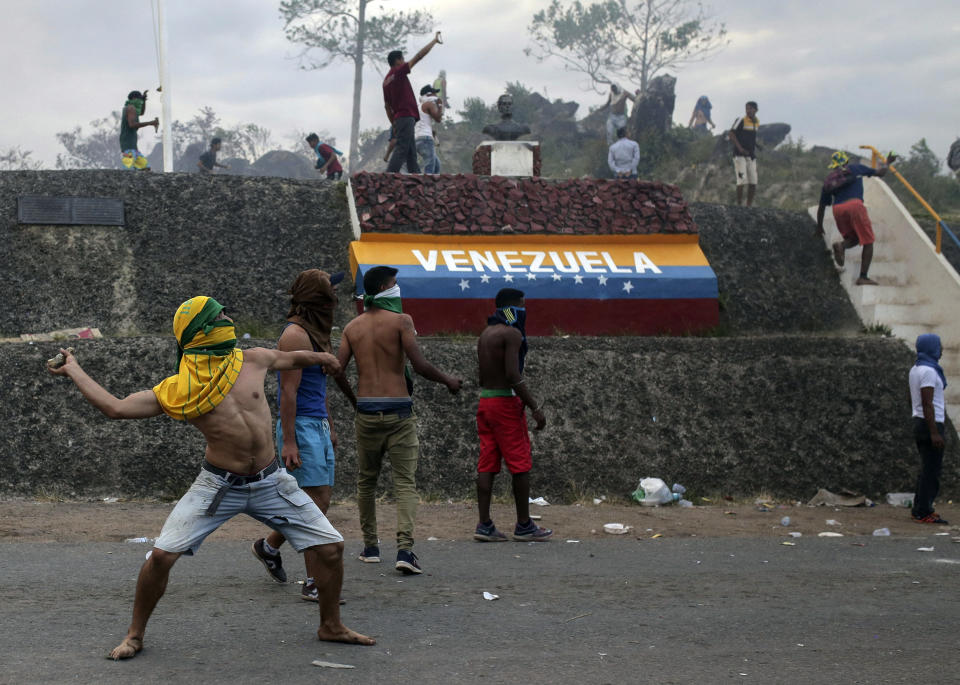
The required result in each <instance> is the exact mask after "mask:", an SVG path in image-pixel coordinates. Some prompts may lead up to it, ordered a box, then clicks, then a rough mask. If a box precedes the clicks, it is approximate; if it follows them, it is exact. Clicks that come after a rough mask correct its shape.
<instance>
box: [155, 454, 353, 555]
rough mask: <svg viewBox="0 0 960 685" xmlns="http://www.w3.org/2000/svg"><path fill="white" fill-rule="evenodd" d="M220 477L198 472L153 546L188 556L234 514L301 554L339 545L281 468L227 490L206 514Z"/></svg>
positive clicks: (220, 483) (334, 533)
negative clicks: (272, 532)
mask: <svg viewBox="0 0 960 685" xmlns="http://www.w3.org/2000/svg"><path fill="white" fill-rule="evenodd" d="M226 482H227V481H226V479H225V478H223V477H221V476H218V475H215V474H213V473H210V472H209V471H204V470H201V471H200V475H199V476H197V479H196V480H195V481H193V485H191V486H190V489H189V490H187V494H185V495H184V496H183V497H181V498H180V501H179V502H177V506H176V507H174V508H173V511H171V512H170V516H168V517H167V520H166V522H165V523H164V524H163V530H161V531H160V537H158V538H157V541H156V542H155V543H154V547H156V548H157V549H162V550H164V551H165V552H177V553H181V554H186V555H192V554H194V553H196V551H197V550H198V549H199V548H200V544H201V543H202V542H203V541H204V540H205V539H206V537H207V536H208V535H210V533H212V532H213V531H215V530H216V529H217V528H219V527H220V526H222V525H223V524H224V523H226V522H227V521H228V520H229V519H232V518H233V517H234V516H236V515H237V514H247V515H248V516H250V517H252V518H255V519H256V520H257V521H260V523H265V524H266V525H268V526H270V527H271V528H273V529H274V530H276V531H278V532H279V533H281V534H282V535H283V536H284V537H285V538H286V539H287V542H289V543H290V545H291V546H292V547H293V548H294V549H295V550H297V551H298V552H302V551H303V550H304V549H306V548H307V547H314V546H317V545H328V544H330V543H336V542H343V537H342V536H341V535H340V533H338V532H337V529H336V528H334V527H333V526H332V525H331V524H330V521H328V520H327V517H326V516H324V515H323V512H322V511H320V508H319V507H318V506H317V505H316V504H315V503H314V501H313V500H312V499H310V495H308V494H307V493H305V492H304V491H303V490H301V489H300V488H299V487H297V481H296V479H294V477H293V476H291V475H290V474H289V473H287V472H286V470H284V469H278V470H276V471H274V472H273V473H272V474H270V475H269V476H267V477H266V478H264V479H263V480H260V481H257V482H255V483H250V484H249V485H241V486H238V487H232V488H230V489H229V490H228V491H227V494H226V495H225V496H224V498H223V500H221V502H220V506H219V507H217V512H216V513H215V514H214V515H213V516H208V515H207V513H206V512H207V507H209V506H210V503H211V502H212V501H213V498H214V497H216V495H217V492H218V491H219V490H220V488H221V487H222V486H223V485H224V484H225V483H226Z"/></svg>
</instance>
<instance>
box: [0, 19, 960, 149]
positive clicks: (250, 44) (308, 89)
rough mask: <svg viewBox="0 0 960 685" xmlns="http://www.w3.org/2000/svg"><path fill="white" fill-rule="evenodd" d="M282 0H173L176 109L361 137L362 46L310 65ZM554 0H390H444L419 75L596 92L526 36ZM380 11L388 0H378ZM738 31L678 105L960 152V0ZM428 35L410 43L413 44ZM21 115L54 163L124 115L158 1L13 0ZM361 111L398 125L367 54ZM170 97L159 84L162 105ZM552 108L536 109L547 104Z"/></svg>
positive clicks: (841, 139) (480, 86)
mask: <svg viewBox="0 0 960 685" xmlns="http://www.w3.org/2000/svg"><path fill="white" fill-rule="evenodd" d="M277 4H278V3H277V2H276V1H275V0H230V1H229V2H228V1H227V0H205V1H203V2H196V1H194V2H179V1H178V2H172V1H169V0H168V1H167V2H166V3H165V7H166V10H167V14H168V28H169V64H170V70H171V87H172V94H173V97H174V103H173V104H174V115H175V116H176V117H177V118H180V119H189V118H190V117H192V116H193V115H194V114H195V113H196V112H197V110H198V109H199V108H200V107H201V106H203V105H209V106H211V107H213V108H214V110H215V111H216V112H217V114H218V115H219V116H220V117H221V119H222V121H223V122H224V123H225V124H228V125H230V124H235V123H239V122H241V121H242V122H253V123H257V124H259V125H261V126H265V127H267V128H269V129H270V130H271V131H273V133H274V137H275V138H276V139H278V140H280V139H282V138H283V137H284V136H286V135H287V134H288V133H289V132H290V131H292V130H294V129H300V130H303V129H326V130H327V131H330V132H331V133H332V134H333V135H335V136H336V137H337V140H338V143H339V144H340V145H341V146H345V145H346V143H347V141H348V140H349V125H350V112H351V108H352V99H353V98H352V88H353V67H352V64H337V65H334V66H331V67H329V68H327V69H324V70H316V71H303V70H301V69H299V68H298V62H297V60H296V59H295V56H296V55H297V53H298V48H297V46H294V45H292V44H290V43H289V42H288V41H287V40H286V38H285V37H284V34H283V26H282V21H281V19H280V17H279V12H278V9H277ZM544 6H545V2H544V0H512V1H511V2H502V0H443V1H442V2H441V1H440V0H433V1H432V2H431V0H422V1H419V2H418V1H416V0H392V1H391V2H388V3H383V7H384V8H385V9H391V10H393V9H402V10H407V9H413V8H418V7H429V8H430V9H431V10H432V12H433V14H434V17H435V19H436V20H437V23H438V26H439V28H441V29H442V31H443V35H444V41H445V42H444V44H443V45H440V46H437V47H436V48H435V49H434V50H433V51H432V52H431V53H430V55H428V57H427V58H426V59H424V61H423V62H422V63H421V64H420V65H418V66H417V67H416V68H415V69H414V77H413V78H412V79H411V81H412V83H414V84H415V85H417V84H420V82H421V81H423V82H424V83H426V82H428V81H431V80H432V79H433V78H434V77H435V76H436V74H437V72H438V71H439V70H440V69H446V70H447V73H448V78H449V82H450V91H451V95H452V97H453V105H454V109H458V108H460V107H461V106H462V102H463V99H464V98H466V97H467V96H470V95H472V96H476V97H481V98H483V99H484V100H486V101H488V102H492V101H494V100H495V99H496V97H497V96H498V95H499V94H500V92H502V90H503V87H504V85H505V84H506V83H507V82H508V81H519V82H521V83H523V84H524V85H526V86H528V87H530V88H532V89H534V90H536V91H538V92H541V93H545V94H546V95H548V97H550V98H551V99H553V98H562V99H565V100H575V101H577V102H579V103H580V115H581V116H583V115H586V114H587V113H588V110H589V107H590V106H591V105H598V104H601V103H602V102H603V101H604V97H603V96H602V95H597V94H595V93H592V92H589V91H585V90H584V89H583V88H582V82H583V79H582V78H581V77H580V76H578V75H576V74H572V73H569V72H566V71H564V69H563V68H562V66H561V65H560V64H559V62H557V61H553V60H547V61H545V62H542V63H538V62H537V61H536V60H534V59H532V58H528V57H526V56H524V54H523V48H524V47H526V46H527V45H528V38H527V32H526V29H527V26H528V25H529V23H530V18H531V17H532V15H533V13H534V12H535V11H536V10H538V9H541V8H543V7H544ZM370 7H371V8H372V10H373V11H378V8H379V7H380V3H373V4H371V5H370ZM713 11H714V14H716V15H717V18H718V19H719V20H721V21H723V22H724V23H725V24H726V26H727V29H728V31H729V38H730V40H731V43H730V45H729V46H728V47H727V48H726V49H724V50H723V51H721V52H720V53H719V54H717V55H716V56H715V57H714V58H712V59H710V60H708V61H704V62H697V63H693V64H689V65H686V66H685V67H684V68H683V69H680V70H678V71H676V72H675V74H676V75H677V76H678V82H677V107H676V113H675V118H676V120H677V121H678V122H682V123H686V120H687V119H688V117H689V114H690V110H691V108H692V106H693V102H694V101H695V100H696V97H697V96H699V95H701V94H704V93H706V94H708V95H709V96H710V98H711V100H712V101H713V103H714V120H715V121H717V123H718V125H719V126H720V127H724V126H727V125H729V123H730V122H731V121H732V120H733V118H734V117H735V116H737V115H739V114H740V112H741V111H742V108H743V102H744V101H745V100H747V99H755V100H757V101H758V102H759V103H760V108H761V109H760V118H761V121H765V122H770V121H785V122H788V123H790V124H791V125H792V126H793V130H794V136H795V137H799V136H802V137H803V138H804V139H805V140H806V141H807V142H808V143H820V144H824V145H834V146H838V145H847V146H850V145H857V144H859V143H861V142H869V143H872V144H874V145H878V146H882V147H894V148H896V149H898V150H900V151H905V150H907V149H908V148H909V146H910V145H911V144H912V143H913V142H915V141H916V140H918V139H920V138H921V137H926V138H927V140H928V141H929V142H930V145H931V147H932V149H933V150H934V151H935V152H936V153H937V154H939V155H941V156H942V155H944V154H945V152H946V148H947V147H948V146H949V144H950V142H951V141H952V140H953V138H954V136H955V135H956V134H957V133H960V123H957V119H956V115H955V112H956V111H958V109H960V75H958V74H957V71H956V67H955V65H956V64H957V63H958V62H960V41H958V40H957V38H958V35H960V19H958V11H957V9H956V8H955V2H954V1H953V0H927V1H926V2H924V3H923V6H922V11H920V9H919V8H918V6H917V5H915V4H914V5H910V4H903V3H894V2H877V1H876V0H845V1H844V2H837V1H836V0H830V1H826V0H807V1H805V2H774V3H754V4H744V3H733V2H715V3H714V5H713ZM426 40H427V38H426V37H423V38H414V39H411V40H410V41H408V44H407V45H406V46H403V47H405V48H406V49H407V51H408V52H409V51H410V50H415V49H417V48H419V47H420V46H421V45H422V44H423V43H424V42H426ZM0 59H2V60H3V64H4V65H5V70H4V73H3V76H2V79H3V91H4V102H3V113H4V115H5V116H4V126H3V127H2V128H0V149H5V148H7V147H10V146H15V145H19V146H21V147H22V148H23V149H26V150H33V151H34V155H35V156H36V157H37V158H39V159H43V160H44V161H46V162H47V163H48V164H51V165H52V162H53V160H54V158H55V156H56V153H57V143H56V140H55V138H54V134H55V133H56V132H57V131H63V130H68V129H70V128H72V127H73V126H75V125H77V124H83V125H86V124H87V122H89V121H91V120H93V119H97V118H101V117H104V116H107V115H108V114H109V112H110V111H111V110H116V109H118V108H119V107H120V106H121V105H122V103H123V98H124V96H125V95H126V93H127V91H129V90H131V89H134V88H137V89H139V88H143V87H147V86H149V87H151V88H152V87H155V86H156V85H157V80H158V77H157V64H156V53H155V49H154V42H153V27H152V18H151V12H150V3H149V2H131V1H130V0H72V1H71V2H69V3H64V2H62V1H60V0H31V1H30V2H20V3H7V4H6V5H5V7H4V22H3V24H2V25H0ZM363 78H364V87H363V107H362V113H361V128H363V129H371V128H373V129H382V128H386V126H387V122H386V117H385V115H384V113H383V102H382V96H381V91H380V80H381V76H380V75H379V74H378V73H377V71H376V70H375V69H374V68H373V67H372V66H368V68H367V69H365V71H364V75H363ZM154 112H159V101H158V99H155V98H153V97H151V100H150V113H151V114H152V113H154ZM531 123H533V124H534V125H535V122H531ZM867 138H869V140H868V139H867Z"/></svg>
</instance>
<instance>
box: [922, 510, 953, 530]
mask: <svg viewBox="0 0 960 685" xmlns="http://www.w3.org/2000/svg"><path fill="white" fill-rule="evenodd" d="M913 520H914V521H916V522H917V523H937V524H939V525H942V526H949V525H950V524H949V523H948V522H947V519H942V518H940V514H938V513H937V512H935V511H931V512H930V513H929V514H927V515H926V516H914V517H913Z"/></svg>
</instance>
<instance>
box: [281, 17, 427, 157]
mask: <svg viewBox="0 0 960 685" xmlns="http://www.w3.org/2000/svg"><path fill="white" fill-rule="evenodd" d="M370 2H371V0H282V2H281V3H280V17H281V18H282V19H283V21H284V33H285V34H286V36H287V40H289V41H290V42H291V43H300V44H301V45H303V46H304V47H303V51H302V52H301V54H300V60H301V62H300V67H301V68H302V69H308V70H312V69H324V68H326V67H328V66H330V65H331V64H333V63H334V62H337V61H344V62H353V113H352V114H351V117H350V150H349V155H350V157H349V158H350V161H351V162H353V161H354V160H356V159H357V149H358V137H359V134H360V93H361V90H362V89H363V65H364V60H365V59H366V58H367V57H370V58H371V59H373V60H375V63H376V64H386V56H387V53H388V52H390V51H391V50H396V49H400V48H401V47H402V46H403V44H404V43H406V41H407V39H408V38H409V37H411V36H417V35H423V34H426V33H429V32H430V31H432V30H433V16H432V15H431V14H430V13H429V12H427V11H425V10H416V11H412V12H385V13H382V14H380V15H378V16H375V17H371V16H367V5H369V4H370Z"/></svg>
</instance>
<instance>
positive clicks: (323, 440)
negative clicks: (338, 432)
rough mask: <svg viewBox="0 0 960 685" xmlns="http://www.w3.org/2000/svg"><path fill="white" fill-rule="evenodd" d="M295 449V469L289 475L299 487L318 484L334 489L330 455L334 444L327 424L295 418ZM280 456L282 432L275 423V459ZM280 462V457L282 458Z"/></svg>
mask: <svg viewBox="0 0 960 685" xmlns="http://www.w3.org/2000/svg"><path fill="white" fill-rule="evenodd" d="M296 431H297V450H299V452H300V461H301V462H302V463H301V464H300V466H299V467H298V468H295V469H292V470H291V471H290V475H291V476H293V477H294V478H296V479H297V485H299V486H300V487H301V488H309V487H314V486H317V485H329V486H330V487H333V475H334V473H333V472H334V470H335V467H336V459H335V458H334V455H333V443H332V442H330V423H329V421H327V419H318V418H315V417H313V416H298V417H297V423H296ZM282 453H283V429H282V426H281V425H280V421H279V420H278V421H277V456H280V455H281V454H282ZM281 459H282V457H281Z"/></svg>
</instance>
